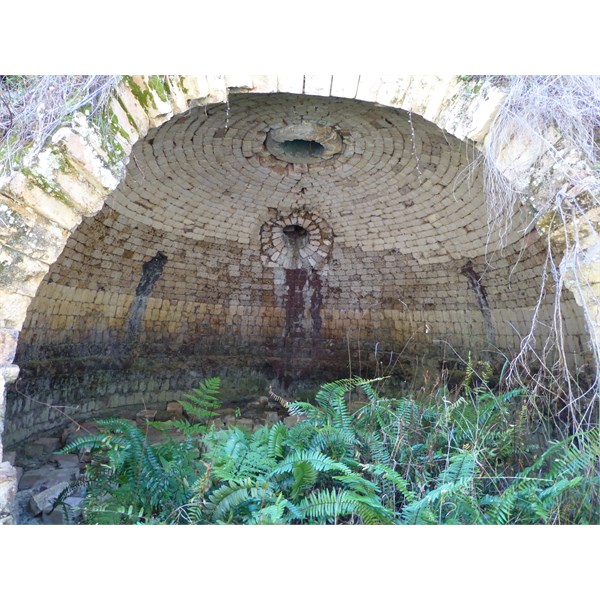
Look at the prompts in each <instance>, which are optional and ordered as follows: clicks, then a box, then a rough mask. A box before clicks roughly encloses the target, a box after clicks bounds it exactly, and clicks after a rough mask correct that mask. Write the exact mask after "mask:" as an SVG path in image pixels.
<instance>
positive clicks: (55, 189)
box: [21, 167, 75, 208]
mask: <svg viewBox="0 0 600 600" xmlns="http://www.w3.org/2000/svg"><path fill="white" fill-rule="evenodd" d="M21 172H22V173H23V174H24V175H26V176H27V178H28V179H29V181H31V182H32V183H33V184H34V185H35V186H37V187H39V188H40V189H41V190H42V191H44V192H45V193H46V194H48V195H50V196H52V197H53V198H56V200H58V201H59V202H62V203H63V204H64V205H65V206H68V207H69V208H75V205H74V204H73V202H72V200H71V199H70V198H69V197H68V196H67V195H66V194H65V193H64V192H63V191H62V190H61V189H60V187H59V186H58V185H57V184H56V183H54V182H53V181H50V180H49V179H47V178H46V177H44V176H43V175H40V174H39V173H34V172H33V171H32V170H31V169H30V168H28V167H25V168H23V169H21Z"/></svg>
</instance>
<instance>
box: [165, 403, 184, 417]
mask: <svg viewBox="0 0 600 600" xmlns="http://www.w3.org/2000/svg"><path fill="white" fill-rule="evenodd" d="M167 414H168V418H169V419H180V418H181V417H182V416H183V406H181V404H179V402H168V403H167Z"/></svg>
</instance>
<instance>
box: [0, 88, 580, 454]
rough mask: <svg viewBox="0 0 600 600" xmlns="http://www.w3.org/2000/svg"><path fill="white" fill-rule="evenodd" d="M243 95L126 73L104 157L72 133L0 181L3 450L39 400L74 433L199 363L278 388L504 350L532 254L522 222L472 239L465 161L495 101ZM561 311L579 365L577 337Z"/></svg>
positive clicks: (373, 93) (84, 129)
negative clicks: (2, 206)
mask: <svg viewBox="0 0 600 600" xmlns="http://www.w3.org/2000/svg"><path fill="white" fill-rule="evenodd" d="M245 81H246V80H244V81H242V82H236V81H233V80H232V79H231V78H230V79H229V80H227V81H226V80H224V79H223V78H216V79H215V78H212V79H211V78H206V79H200V78H185V79H181V80H179V81H178V82H176V81H174V80H172V81H171V86H170V88H169V90H168V92H169V95H168V96H167V97H166V99H165V96H164V89H163V90H157V89H155V87H153V85H151V81H149V80H148V79H146V78H134V79H133V80H130V81H129V82H127V84H126V85H124V86H122V88H121V90H120V101H119V102H115V103H114V111H115V115H116V118H117V120H118V127H117V128H116V139H118V140H119V142H120V144H121V146H122V148H123V151H124V155H123V157H122V158H121V159H119V157H118V156H117V159H116V160H115V159H114V157H111V156H109V155H107V152H106V151H105V150H103V149H102V144H100V143H99V140H97V139H95V137H94V135H93V133H92V132H90V129H89V127H88V126H87V124H86V123H85V122H83V121H81V122H79V123H78V122H77V121H76V122H75V124H74V125H73V126H72V127H71V128H69V129H66V130H62V131H61V132H58V134H57V135H56V136H55V138H54V146H53V147H52V146H51V148H50V150H49V151H48V152H47V153H46V155H43V156H42V157H41V159H39V160H38V162H37V163H36V165H37V169H38V171H37V172H38V173H43V174H44V175H43V179H41V178H40V177H39V176H38V177H37V179H36V177H35V175H36V171H35V169H33V168H32V170H31V171H30V172H29V173H28V174H27V177H26V176H25V175H20V176H18V177H17V178H14V179H13V181H12V182H9V184H8V185H6V186H5V190H6V193H5V198H6V201H7V206H8V207H9V208H8V211H9V212H5V213H3V214H4V215H11V216H12V218H13V221H12V223H16V225H15V226H14V228H13V229H14V230H15V231H17V229H18V228H19V226H20V227H21V230H22V231H21V230H19V232H20V234H21V235H17V234H16V233H15V234H14V235H13V237H12V238H10V239H8V240H7V243H6V245H5V248H7V249H9V250H8V251H12V250H14V252H15V253H16V254H18V257H17V258H16V259H15V260H13V262H12V263H11V264H12V265H14V266H15V268H13V276H12V279H11V281H9V282H8V284H7V285H4V288H3V289H4V290H5V291H4V292H3V291H1V290H0V295H2V294H4V296H3V299H4V300H5V302H4V308H3V309H0V317H1V319H2V323H0V325H3V326H4V329H2V330H0V332H1V333H0V335H2V336H3V337H2V339H1V340H0V341H2V344H0V345H1V346H2V349H3V352H4V356H3V360H4V363H5V367H4V371H3V372H4V379H7V374H9V373H10V372H11V369H12V367H10V366H8V365H9V364H10V363H12V361H13V356H14V354H15V352H16V360H15V362H16V364H17V365H19V366H20V367H21V369H22V373H21V377H20V379H19V380H18V381H17V382H16V384H13V385H12V386H11V391H10V394H9V400H8V404H7V429H6V432H5V436H4V440H5V443H7V442H8V443H15V442H18V441H20V440H23V439H25V438H27V437H28V436H30V435H33V434H36V433H39V432H42V431H45V430H48V429H49V428H52V427H55V426H57V425H58V424H60V423H61V422H63V421H64V416H63V415H62V413H61V412H59V411H56V410H53V409H52V408H51V406H48V405H60V406H67V407H69V408H67V412H70V414H71V415H72V416H74V417H76V418H85V417H87V416H90V415H92V414H99V413H102V412H106V411H114V410H116V409H121V410H122V409H124V408H130V409H135V408H137V407H139V406H140V405H141V404H142V403H143V402H145V403H147V404H148V403H150V404H152V403H163V402H164V401H166V400H168V399H170V398H171V397H172V396H173V394H175V393H176V392H177V391H179V390H181V389H185V388H187V387H189V386H190V385H191V384H193V383H194V382H195V380H196V379H197V378H198V376H199V375H203V374H210V372H211V370H214V369H220V370H223V369H224V368H226V369H229V374H230V376H231V377H232V378H233V379H235V375H234V373H242V372H244V373H246V374H248V373H260V374H262V375H264V376H265V377H266V378H270V377H279V379H280V381H283V382H285V383H289V381H291V380H293V379H294V378H303V377H307V376H309V375H316V376H317V377H318V378H320V379H322V378H326V377H328V376H336V375H342V374H345V373H347V372H348V371H347V370H348V364H347V363H348V346H350V350H351V354H353V355H354V356H353V358H354V364H355V366H356V365H357V359H358V356H359V355H360V360H361V363H364V365H365V367H366V366H367V365H368V366H369V367H370V368H373V366H374V360H375V359H379V360H385V361H389V360H390V359H392V358H393V357H394V354H391V353H395V355H396V356H397V355H398V353H399V352H400V351H402V350H403V356H404V357H405V358H406V359H407V360H408V362H409V363H410V362H411V360H412V361H413V363H414V362H415V361H416V360H417V359H419V360H422V359H423V358H424V357H425V358H428V359H432V358H434V359H439V358H440V357H442V356H443V355H444V352H445V351H446V350H447V349H448V348H449V347H452V348H453V349H454V350H455V351H457V352H459V353H466V352H467V351H468V350H469V349H471V350H474V351H486V350H488V351H489V350H490V349H494V350H495V351H498V350H499V351H501V352H506V353H507V354H510V353H512V352H514V351H515V350H517V349H518V348H519V343H520V339H521V338H520V336H521V335H524V334H526V333H527V331H528V330H529V326H530V324H531V316H532V311H533V307H534V306H535V304H536V302H537V299H538V293H539V280H540V277H541V272H542V269H543V262H544V258H545V252H546V242H545V241H544V239H542V238H538V237H537V236H536V234H535V232H533V233H529V232H528V231H526V230H525V226H526V224H527V223H528V222H529V215H527V213H526V210H525V209H523V211H522V212H521V213H519V214H516V215H515V216H514V220H513V222H514V228H513V230H512V231H511V232H510V233H509V236H508V238H507V239H506V240H505V245H504V248H503V249H502V250H501V251H500V250H499V247H498V244H497V240H496V239H495V238H494V236H492V237H490V235H489V229H488V227H487V213H486V208H485V202H484V198H483V192H482V174H481V172H480V171H479V170H473V169H472V168H471V165H472V160H471V159H472V158H473V156H474V153H477V152H479V150H478V149H476V148H475V147H474V142H478V143H480V142H482V141H483V140H484V138H485V134H486V132H487V128H488V127H489V123H490V121H491V120H492V118H493V115H494V114H495V111H496V110H497V107H498V104H499V102H500V101H501V98H502V95H501V94H500V93H498V92H497V91H495V90H493V89H490V90H488V92H487V94H486V95H483V96H481V97H479V98H471V97H468V96H464V95H461V94H460V93H459V92H460V86H458V87H457V83H456V81H455V80H450V79H448V80H443V79H436V78H422V79H417V78H415V79H410V78H409V79H407V80H393V81H386V80H376V81H375V80H371V81H369V80H366V79H364V78H362V79H356V80H352V81H349V80H340V79H337V80H336V78H333V79H328V80H327V81H325V80H319V79H318V78H316V79H311V78H306V77H305V78H299V79H296V80H291V79H290V80H286V79H282V78H279V79H275V80H274V79H269V78H262V79H258V80H257V79H254V80H252V82H251V83H248V82H245ZM319 82H320V83H319ZM336 85H337V88H336ZM227 89H229V94H228V95H227ZM140 91H142V92H143V93H140ZM161 91H162V93H161ZM242 91H243V92H244V93H240V92H242ZM236 92H237V93H236ZM258 92H260V93H258ZM194 104H196V106H194ZM384 105H387V106H384ZM420 115H424V117H425V118H423V117H422V116H420ZM278 131H279V132H280V137H279V138H277V133H276V132H278ZM274 132H275V133H274ZM269 135H271V136H273V139H272V140H271V141H269V139H268V136H269ZM282 136H283V137H282ZM459 138H462V139H466V141H461V139H459ZM136 140H139V141H137V142H136ZM282 140H283V141H282ZM294 140H296V141H295V142H294ZM298 140H300V141H299V142H298ZM286 143H287V144H288V145H287V146H286ZM290 143H291V144H292V145H291V146H290V145H289V144H290ZM294 144H296V145H295V146H294ZM318 144H321V146H320V147H319V145H318ZM53 148H54V150H53ZM57 148H58V149H60V154H61V155H63V156H66V157H67V158H68V165H69V168H68V169H61V164H64V163H61V161H60V160H57V158H56V156H54V155H53V152H54V151H55V149H57ZM113 149H114V148H113ZM129 152H130V156H131V160H128V154H129ZM298 153H300V157H299V158H298ZM323 153H324V154H323ZM55 154H56V153H55ZM303 157H304V158H303ZM127 161H128V163H127ZM124 163H127V168H126V172H125V173H123V172H121V171H120V165H122V164H124ZM48 165H49V166H48ZM40 180H41V183H40ZM119 181H120V183H119ZM117 184H118V185H117ZM98 210H99V212H98ZM2 241H4V240H2ZM65 243H66V245H65ZM19 244H20V245H19ZM63 247H64V250H63ZM61 251H62V253H61ZM59 254H60V256H59ZM15 256H16V255H15ZM19 261H20V262H19ZM19 266H20V267H21V271H22V272H23V273H25V274H24V275H23V276H22V277H21V278H20V279H19V271H18V269H17V267H19ZM48 268H49V270H48ZM46 271H47V273H46ZM42 278H43V281H42V283H41V285H39V282H40V281H41V279H42ZM38 285H39V289H38ZM31 298H33V299H32V300H31V303H30V304H29V302H30V299H31ZM550 303H551V300H549V301H548V303H546V305H545V306H544V308H543V310H542V319H550V314H551V305H550ZM27 308H28V310H27ZM563 309H564V315H565V316H566V318H567V319H568V321H569V330H570V333H571V335H570V337H569V340H568V341H569V347H570V349H571V351H573V352H578V351H580V350H581V349H582V348H583V347H584V346H585V338H586V333H585V324H584V322H583V319H582V318H581V315H580V314H579V312H578V310H577V307H576V305H575V303H574V302H573V301H567V303H566V304H565V305H564V306H563ZM26 310H27V316H26V318H25V311H26ZM21 328H22V331H21V333H20V337H19V343H18V348H16V339H17V335H16V333H15V332H17V331H19V330H20V329H21ZM375 352H377V354H375ZM13 372H14V369H13ZM12 379H14V375H13V376H12ZM0 394H1V390H0ZM40 399H43V402H44V403H45V404H46V405H43V404H39V402H36V400H38V401H39V400H40ZM0 452H1V448H0Z"/></svg>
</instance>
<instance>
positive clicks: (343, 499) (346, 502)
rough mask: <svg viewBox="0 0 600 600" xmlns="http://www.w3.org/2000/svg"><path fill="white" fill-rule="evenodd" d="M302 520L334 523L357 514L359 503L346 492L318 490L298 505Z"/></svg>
mask: <svg viewBox="0 0 600 600" xmlns="http://www.w3.org/2000/svg"><path fill="white" fill-rule="evenodd" d="M298 510H299V512H300V514H301V515H302V519H308V520H309V521H310V522H316V523H321V524H325V523H332V522H336V520H337V519H338V518H339V517H341V516H345V515H351V514H353V513H356V512H357V502H356V499H355V498H353V496H352V494H351V492H348V491H345V490H338V489H332V490H316V491H314V492H312V493H311V494H310V495H309V496H308V497H306V498H303V499H302V501H301V502H300V503H299V504H298Z"/></svg>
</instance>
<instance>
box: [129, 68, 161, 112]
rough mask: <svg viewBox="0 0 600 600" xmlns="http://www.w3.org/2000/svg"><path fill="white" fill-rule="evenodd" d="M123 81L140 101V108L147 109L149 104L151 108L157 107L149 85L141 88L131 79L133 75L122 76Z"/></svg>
mask: <svg viewBox="0 0 600 600" xmlns="http://www.w3.org/2000/svg"><path fill="white" fill-rule="evenodd" d="M123 81H124V82H125V84H126V85H127V86H128V87H129V89H130V90H131V92H132V94H133V95H134V96H135V99H136V100H137V101H138V102H139V103H140V105H141V106H142V108H144V109H145V110H148V108H150V107H151V106H152V107H153V108H157V106H156V102H155V101H154V97H153V95H152V92H151V91H150V87H146V89H142V88H141V87H140V86H139V85H138V84H137V83H136V82H135V81H134V79H133V77H130V76H125V77H123Z"/></svg>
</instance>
